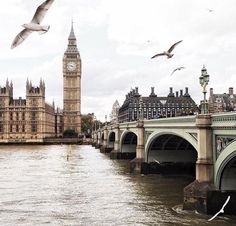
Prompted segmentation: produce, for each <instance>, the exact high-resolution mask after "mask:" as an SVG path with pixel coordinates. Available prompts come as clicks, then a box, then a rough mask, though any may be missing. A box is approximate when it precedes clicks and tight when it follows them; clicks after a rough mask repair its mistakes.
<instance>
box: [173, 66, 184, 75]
mask: <svg viewBox="0 0 236 226" xmlns="http://www.w3.org/2000/svg"><path fill="white" fill-rule="evenodd" d="M184 68H185V67H177V68H175V69H174V70H173V71H172V73H171V75H173V74H174V73H175V72H176V71H178V70H182V69H184Z"/></svg>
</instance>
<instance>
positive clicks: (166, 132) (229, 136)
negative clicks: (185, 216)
mask: <svg viewBox="0 0 236 226" xmlns="http://www.w3.org/2000/svg"><path fill="white" fill-rule="evenodd" d="M92 137H93V145H94V146H95V147H97V148H100V150H101V151H102V152H107V153H110V157H111V158H113V159H115V158H116V159H122V158H129V157H130V158H133V159H132V161H131V168H132V169H133V170H134V171H136V172H140V173H142V174H147V173H153V172H155V173H158V171H160V172H161V173H165V171H166V172H169V171H170V170H172V171H174V172H175V173H178V172H181V171H182V173H183V172H193V174H194V177H195V181H194V182H193V183H191V184H190V185H189V186H187V187H186V188H185V189H184V208H185V209H200V210H203V211H205V212H208V209H209V208H210V207H209V206H210V205H214V206H216V205H215V203H214V202H212V199H213V198H211V199H209V197H215V195H216V191H217V192H218V193H217V195H216V196H217V197H218V199H217V200H221V201H219V202H220V204H222V202H223V200H225V197H226V198H227V195H229V194H230V195H231V197H232V198H233V199H235V198H236V197H234V195H233V194H232V192H233V191H236V177H235V174H236V113H222V114H199V115H194V116H186V117H173V118H160V119H153V120H139V121H135V122H126V123H120V124H116V125H109V124H106V125H105V126H104V127H103V128H99V129H97V130H95V131H94V132H93V136H92ZM160 172H159V173H160ZM226 191H228V193H227V192H226ZM219 192H220V194H219ZM230 192H231V193H230ZM222 196H223V197H222ZM231 203H232V202H231ZM234 203H235V202H234ZM233 205H236V204H233V203H232V204H231V206H230V207H231V208H230V209H231V210H232V209H234V210H235V209H236V206H233ZM228 212H231V211H228Z"/></svg>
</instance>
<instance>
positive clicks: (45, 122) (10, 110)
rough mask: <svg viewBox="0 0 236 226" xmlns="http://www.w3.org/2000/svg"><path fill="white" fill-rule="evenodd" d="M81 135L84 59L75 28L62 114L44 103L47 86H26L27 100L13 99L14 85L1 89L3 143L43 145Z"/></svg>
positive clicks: (70, 41) (65, 71)
mask: <svg viewBox="0 0 236 226" xmlns="http://www.w3.org/2000/svg"><path fill="white" fill-rule="evenodd" d="M70 130H72V131H74V132H75V134H80V133H81V58H80V53H79V51H78V49H77V43H76V37H75V34H74V29H73V24H72V26H71V31H70V34H69V37H68V45H67V49H66V51H65V53H64V56H63V110H61V109H59V108H57V110H55V106H54V103H53V104H52V105H50V104H48V103H46V101H45V83H44V81H42V80H40V84H39V86H37V87H35V86H33V85H32V83H31V81H28V80H27V82H26V99H22V98H21V97H20V98H19V99H13V84H12V82H11V83H10V84H9V82H8V80H7V81H6V85H5V86H3V87H0V143H14V142H15V143H28V142H44V139H45V138H51V137H62V136H63V133H64V132H65V131H70Z"/></svg>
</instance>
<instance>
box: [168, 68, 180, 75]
mask: <svg viewBox="0 0 236 226" xmlns="http://www.w3.org/2000/svg"><path fill="white" fill-rule="evenodd" d="M177 70H179V69H178V68H175V69H174V70H173V71H172V72H171V74H170V75H173V74H174V73H175V72H176V71H177Z"/></svg>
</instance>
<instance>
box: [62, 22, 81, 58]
mask: <svg viewBox="0 0 236 226" xmlns="http://www.w3.org/2000/svg"><path fill="white" fill-rule="evenodd" d="M65 53H66V54H78V55H79V51H78V49H77V44H76V37H75V33H74V22H73V19H72V21H71V30H70V34H69V37H68V45H67V50H66V52H65Z"/></svg>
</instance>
